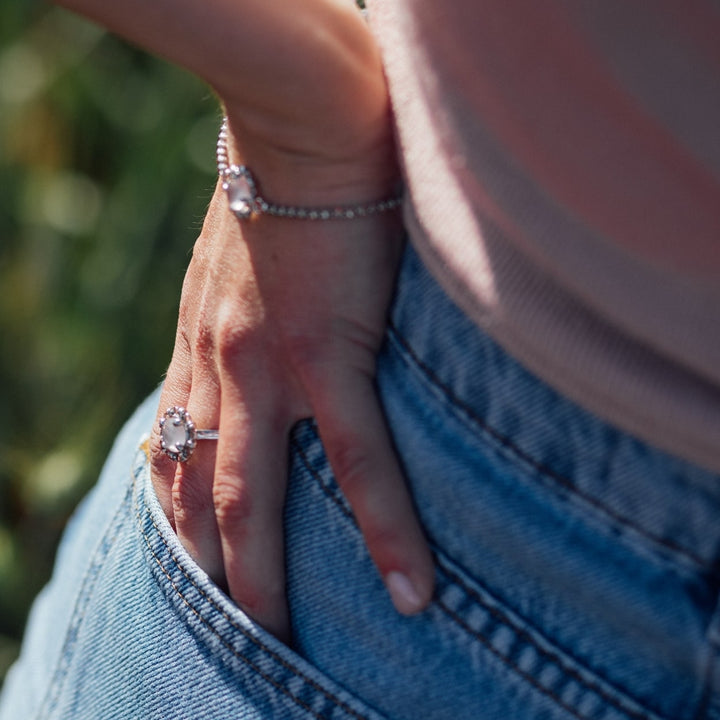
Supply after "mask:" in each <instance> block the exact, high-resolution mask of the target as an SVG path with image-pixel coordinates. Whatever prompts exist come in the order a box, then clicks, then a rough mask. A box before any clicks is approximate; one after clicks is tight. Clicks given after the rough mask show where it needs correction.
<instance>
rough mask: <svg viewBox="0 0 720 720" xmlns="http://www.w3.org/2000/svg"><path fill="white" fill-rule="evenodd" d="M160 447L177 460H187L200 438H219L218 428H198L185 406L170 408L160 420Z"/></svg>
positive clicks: (172, 458)
mask: <svg viewBox="0 0 720 720" xmlns="http://www.w3.org/2000/svg"><path fill="white" fill-rule="evenodd" d="M158 424H159V426H160V447H161V448H162V451H163V452H164V453H165V454H166V455H167V456H168V457H169V458H170V459H171V460H174V461H175V462H187V461H188V460H189V459H190V456H191V455H192V453H193V450H195V446H196V445H197V442H198V440H217V439H218V438H219V437H220V435H219V433H218V431H217V430H198V429H197V428H196V427H195V423H194V422H193V419H192V418H191V417H190V413H188V411H187V410H186V409H185V408H184V407H178V406H177V405H173V407H170V408H168V409H167V410H166V411H165V414H164V415H163V416H162V417H161V418H160V420H159V422H158Z"/></svg>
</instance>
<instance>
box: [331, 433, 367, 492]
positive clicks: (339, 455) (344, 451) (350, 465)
mask: <svg viewBox="0 0 720 720" xmlns="http://www.w3.org/2000/svg"><path fill="white" fill-rule="evenodd" d="M332 465H333V470H334V472H335V475H336V476H337V480H338V483H339V484H340V486H341V487H342V489H343V492H344V493H345V495H347V497H348V499H349V500H350V501H351V502H356V501H358V500H360V499H361V498H362V497H363V495H364V492H365V491H366V490H367V488H368V485H369V480H370V478H371V477H372V473H373V466H374V462H373V459H372V458H371V457H370V456H369V455H368V453H367V452H365V451H364V449H363V448H361V447H359V446H358V445H357V444H356V443H354V442H353V441H352V440H350V439H343V440H341V441H339V442H338V443H337V444H336V445H335V446H334V447H333V450H332Z"/></svg>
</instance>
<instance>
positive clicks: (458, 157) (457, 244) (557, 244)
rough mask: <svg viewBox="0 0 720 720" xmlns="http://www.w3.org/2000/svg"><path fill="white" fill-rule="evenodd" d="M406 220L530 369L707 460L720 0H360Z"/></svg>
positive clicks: (713, 350)
mask: <svg viewBox="0 0 720 720" xmlns="http://www.w3.org/2000/svg"><path fill="white" fill-rule="evenodd" d="M369 4H370V20H371V25H372V27H373V29H374V31H375V33H376V35H377V37H378V40H379V42H380V45H381V48H382V51H383V55H384V60H385V66H386V72H387V75H388V82H389V86H390V94H391V97H392V101H393V106H394V112H395V117H396V123H397V132H398V138H399V145H400V150H401V155H402V160H403V163H404V171H405V175H406V182H407V188H408V195H409V201H408V202H407V203H406V208H405V213H406V221H407V225H408V229H409V232H410V235H411V238H412V240H413V242H414V244H415V245H416V247H417V249H418V250H419V252H420V254H421V256H422V257H423V259H424V261H425V262H426V264H427V265H428V267H429V269H430V270H431V271H432V272H433V274H434V275H435V276H436V277H437V279H438V280H439V281H440V282H441V283H442V285H443V286H444V287H445V289H446V290H447V291H448V293H449V294H450V295H451V296H452V297H453V298H454V299H455V301H456V302H457V303H458V304H459V305H460V306H461V307H462V308H463V309H464V310H465V311H466V312H467V313H468V314H469V315H470V316H471V317H472V318H473V319H474V320H475V321H476V322H477V323H478V324H479V325H481V326H482V327H483V328H484V329H486V330H487V331H488V332H489V333H490V334H491V335H492V336H493V337H494V338H495V339H496V340H497V341H498V342H499V343H501V344H502V345H503V346H504V347H506V349H507V350H508V351H509V352H510V353H512V354H513V355H514V356H515V357H517V358H518V359H519V360H520V361H521V362H522V363H524V364H525V365H526V366H527V367H528V368H529V369H531V370H532V371H533V372H535V373H536V374H538V375H539V376H540V377H542V378H543V379H544V380H545V381H547V382H548V383H550V384H551V385H553V386H555V387H556V388H558V389H559V390H560V391H561V392H563V393H565V394H566V395H568V396H570V397H571V398H573V399H574V400H575V401H577V402H578V403H580V404H581V405H583V406H585V407H586V408H588V409H589V410H591V411H594V412H595V413H597V414H599V415H600V416H602V417H604V418H606V419H607V420H609V421H611V422H613V423H614V424H616V425H618V426H620V427H622V428H624V429H626V430H628V431H629V432H631V433H634V434H635V435H637V436H639V437H642V438H643V439H645V440H646V441H648V442H650V443H652V444H655V445H657V446H659V447H661V448H664V449H667V450H669V451H671V452H674V453H676V454H678V455H681V456H684V457H686V458H689V459H691V460H694V461H696V462H698V463H700V464H702V465H705V466H708V467H710V468H711V469H714V470H716V471H720V41H718V38H720V9H719V8H718V5H717V4H716V3H714V2H712V0H689V1H688V2H685V3H677V2H675V1H674V0H654V2H652V3H634V2H630V3H628V2H620V1H619V0H603V2H596V1H595V0H574V2H572V3H571V2H564V1H563V0H545V1H544V2H537V0H511V1H508V0H468V1H467V2H461V1H460V0H371V1H370V3H369Z"/></svg>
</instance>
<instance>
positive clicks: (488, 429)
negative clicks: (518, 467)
mask: <svg viewBox="0 0 720 720" xmlns="http://www.w3.org/2000/svg"><path fill="white" fill-rule="evenodd" d="M387 335H388V337H389V339H390V340H391V341H392V342H393V343H394V344H395V346H396V348H397V350H398V352H399V354H400V356H401V357H402V358H404V361H405V363H406V364H407V365H408V366H410V367H416V368H417V369H418V370H419V371H420V372H421V373H422V375H423V376H424V377H425V378H426V379H427V380H428V382H430V383H431V384H432V385H433V386H434V387H435V388H437V390H439V391H440V392H441V393H442V395H443V396H444V397H445V399H446V400H447V402H448V403H449V404H450V405H451V406H452V407H453V408H454V409H455V410H458V411H460V412H462V414H463V415H464V416H465V417H466V421H467V422H469V423H470V424H471V425H473V426H476V428H479V429H480V430H481V431H482V432H483V433H485V434H486V435H487V436H489V437H490V438H491V439H492V440H494V441H495V442H496V443H498V444H499V445H500V446H501V447H502V448H503V449H504V450H505V451H507V452H509V453H511V454H512V455H513V456H514V457H515V459H516V460H517V461H519V462H521V463H523V464H525V465H527V466H528V467H529V468H531V469H532V470H533V471H534V472H536V473H537V474H538V475H540V476H541V477H545V478H547V479H549V480H550V481H551V482H553V483H554V484H555V485H557V486H559V487H560V488H562V489H563V490H564V491H565V492H568V493H571V494H573V495H576V496H577V497H578V498H580V499H581V500H582V501H584V502H585V503H587V504H588V505H590V506H591V507H592V508H594V509H595V510H597V511H599V512H601V513H602V514H604V515H605V516H606V517H608V518H609V519H610V520H611V521H613V522H615V523H617V524H618V525H621V526H623V527H626V528H628V529H630V530H632V531H633V532H636V533H637V534H638V535H640V536H641V537H642V538H644V539H645V540H648V541H650V542H651V543H653V544H654V545H656V546H659V547H661V548H663V550H665V551H670V552H672V553H673V554H675V555H677V556H680V557H682V558H683V559H685V560H686V561H689V562H691V563H692V564H693V566H694V567H696V568H699V569H701V570H703V571H706V570H708V569H711V567H710V565H709V563H707V562H706V561H705V560H704V559H703V558H702V557H700V556H699V555H697V554H696V553H694V552H693V551H692V550H690V549H689V548H686V547H683V546H682V545H679V544H678V543H676V542H674V541H672V540H670V539H668V538H664V537H661V536H659V535H656V534H655V533H653V532H651V531H650V530H648V529H646V528H644V527H642V526H640V525H636V524H635V523H633V522H632V521H631V520H630V519H629V518H628V517H626V516H624V515H621V514H620V513H618V512H616V511H615V510H614V509H612V508H610V507H608V506H607V505H605V504H603V503H602V502H601V501H600V500H598V499H597V498H596V497H594V496H593V495H590V494H588V493H586V492H584V491H583V490H582V489H580V488H578V487H577V486H576V485H575V484H574V483H573V482H572V481H571V480H569V479H568V478H566V477H565V476H563V475H561V474H560V473H558V472H557V471H555V470H554V469H553V468H551V467H549V466H547V465H546V464H545V463H542V462H539V461H537V460H536V459H535V458H534V457H532V455H530V453H528V452H527V451H526V450H524V449H523V448H521V447H518V446H517V445H516V444H515V443H513V442H512V440H511V439H510V438H508V437H507V436H506V435H504V434H503V433H501V432H500V431H499V430H497V429H496V428H494V427H493V426H492V425H490V424H489V423H488V422H487V421H486V420H485V419H484V418H482V417H481V416H480V415H478V414H477V413H476V412H475V410H474V409H473V408H472V407H470V406H469V405H468V404H467V403H465V402H463V400H461V399H460V398H458V397H457V396H456V395H455V394H454V393H453V391H452V390H451V388H450V387H448V386H447V385H446V384H445V383H444V382H443V381H442V380H441V379H440V378H439V377H438V376H437V375H436V374H435V372H434V371H433V370H432V368H430V367H429V366H428V365H427V364H426V363H425V362H423V360H422V359H421V358H420V357H419V355H418V354H417V353H416V352H415V350H414V349H413V348H412V346H411V345H410V344H409V342H408V341H407V340H406V339H405V338H404V337H403V336H402V335H401V334H400V332H399V331H398V329H397V328H396V327H395V326H394V325H393V324H392V323H389V324H388V333H387ZM456 415H457V413H456ZM460 419H461V420H462V418H460Z"/></svg>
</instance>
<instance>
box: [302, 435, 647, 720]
mask: <svg viewBox="0 0 720 720" xmlns="http://www.w3.org/2000/svg"><path fill="white" fill-rule="evenodd" d="M291 447H292V448H293V450H295V451H296V452H297V453H298V455H299V456H300V458H301V459H302V462H303V465H304V466H305V468H306V469H307V471H308V472H309V473H310V474H311V475H312V477H313V478H314V479H315V481H316V482H317V483H318V485H319V486H320V488H321V490H322V491H323V493H324V494H325V495H326V496H327V497H328V499H330V500H331V501H332V502H333V503H334V504H335V505H336V506H337V508H338V509H339V510H340V512H341V513H342V514H343V515H344V516H345V517H346V518H347V519H348V520H349V521H350V522H351V523H352V525H353V527H354V529H355V530H356V531H357V532H360V530H359V528H358V525H357V522H356V521H355V517H354V516H353V514H352V512H351V511H350V510H348V509H347V508H346V506H345V505H344V503H343V502H342V500H341V498H340V497H339V492H340V490H339V488H337V487H336V486H331V485H329V484H328V483H326V482H325V481H324V480H323V478H322V476H321V474H320V473H319V472H318V471H317V470H316V469H315V468H314V467H313V466H312V464H311V462H310V459H309V458H308V456H307V454H306V452H305V450H304V448H303V447H302V445H301V444H300V443H299V442H298V441H297V440H295V439H293V440H292V441H291ZM433 550H434V553H435V560H436V564H437V566H438V568H439V570H440V572H442V573H444V574H445V575H446V576H447V578H449V579H450V581H451V582H452V583H454V584H455V586H456V587H458V588H460V590H461V591H462V592H463V593H464V594H465V596H466V597H469V598H471V599H472V600H474V601H475V602H476V603H477V604H478V605H480V606H482V607H483V608H485V609H486V610H487V611H488V612H489V613H490V615H491V616H492V617H493V618H495V620H497V621H498V622H499V623H500V624H502V625H504V626H505V627H508V628H510V629H511V630H512V632H514V633H515V635H516V636H517V637H519V638H520V639H521V640H523V641H525V642H526V643H527V644H529V645H531V646H532V647H533V648H534V649H535V650H536V652H537V653H538V654H539V655H540V656H541V657H542V658H544V659H545V660H546V661H549V662H552V663H554V664H555V665H557V666H559V667H560V668H561V669H562V670H563V672H566V673H567V674H568V675H569V676H570V677H571V678H572V679H573V680H575V681H576V682H577V683H578V684H579V685H581V686H582V687H584V688H585V689H586V690H589V691H590V692H594V693H596V694H597V695H598V696H599V697H600V698H602V699H603V700H604V701H606V702H608V703H609V704H610V705H612V706H613V707H614V708H615V709H617V710H618V711H620V712H622V713H625V714H626V715H627V716H628V717H630V718H633V720H651V718H653V717H658V716H656V715H650V714H646V713H644V712H640V711H637V710H634V709H632V708H630V707H628V706H627V705H626V704H625V701H624V700H623V699H622V698H620V697H618V698H615V697H613V696H612V695H610V694H609V693H608V692H607V691H606V690H605V689H604V688H603V687H602V686H601V685H599V684H597V683H593V682H592V681H590V680H589V679H586V678H584V677H583V676H582V675H581V674H580V673H579V672H578V670H576V669H575V668H573V667H572V666H570V665H569V664H568V662H567V661H566V660H565V659H563V658H562V656H560V655H558V654H556V653H553V652H551V651H549V650H546V649H545V648H542V647H540V646H539V645H538V643H537V641H536V640H535V638H534V637H533V636H532V635H531V634H530V632H529V631H528V630H526V629H525V628H522V627H521V626H519V625H517V623H515V621H514V620H512V618H510V617H508V616H507V615H505V614H504V613H503V612H502V611H501V610H500V609H499V608H496V607H493V606H491V605H489V604H488V603H487V602H485V600H484V599H483V598H482V597H481V596H480V595H479V594H478V593H477V592H476V591H475V590H474V588H472V587H470V586H468V584H467V583H466V582H465V581H464V580H463V578H461V577H460V576H459V575H457V574H456V573H455V572H453V571H452V570H451V569H450V567H449V566H448V563H447V561H446V560H444V558H443V557H442V555H443V553H442V551H440V550H439V549H438V548H437V547H436V546H433ZM434 603H435V604H436V605H437V606H438V607H439V608H440V609H441V610H442V611H443V612H444V613H445V614H446V615H447V616H448V617H449V618H450V619H451V620H454V621H455V622H456V623H457V624H458V625H459V626H460V627H461V628H462V629H464V630H465V631H466V632H467V633H469V634H470V635H472V636H473V637H475V638H477V639H478V640H479V641H480V642H481V643H482V644H483V645H485V646H486V647H487V648H488V650H490V651H491V652H492V653H493V654H494V655H496V656H497V657H498V658H499V659H500V660H502V661H503V662H504V663H505V664H506V665H507V666H508V667H510V668H511V669H512V670H513V671H515V672H516V673H517V674H518V675H520V676H521V677H522V678H524V679H525V680H527V681H528V682H529V683H530V684H531V685H532V686H533V687H535V688H536V689H537V690H538V691H539V692H541V693H542V694H544V695H546V696H547V697H549V698H550V699H551V700H553V701H554V702H556V703H557V704H558V705H559V706H560V707H562V708H563V709H565V710H567V711H568V712H570V713H571V714H572V715H574V716H575V717H576V718H578V719H579V720H589V716H585V715H582V714H580V713H579V712H578V711H576V710H574V709H573V708H572V707H571V706H569V705H568V704H567V703H566V702H565V701H564V700H562V698H560V697H559V696H558V695H557V694H556V693H554V692H553V691H552V690H550V689H548V688H545V687H544V686H542V685H541V684H540V683H539V681H537V680H536V679H535V678H533V676H532V675H529V674H528V673H527V672H525V671H524V670H522V668H520V667H519V666H518V665H517V664H516V663H514V662H513V661H512V660H511V659H510V658H507V657H505V655H503V654H502V653H501V652H500V651H499V650H497V648H495V647H494V646H493V645H492V644H491V642H490V640H489V639H487V638H485V637H484V636H483V635H481V634H480V633H478V632H477V631H475V630H473V629H472V628H471V627H470V626H469V625H467V623H465V621H464V620H463V619H462V618H461V617H460V616H459V615H457V613H455V612H454V611H453V610H452V609H451V608H449V607H448V606H447V605H446V604H445V603H444V602H442V601H441V600H439V599H438V598H437V597H436V598H435V600H434ZM536 632H537V631H536ZM538 635H539V636H540V637H542V635H541V634H540V633H538ZM544 641H545V642H547V643H548V645H552V643H551V642H550V641H548V640H547V639H544ZM566 654H568V653H566ZM568 655H569V657H570V659H571V661H572V662H574V663H575V664H576V665H577V666H582V663H580V662H579V661H578V660H577V659H575V658H574V657H572V655H570V654H568ZM588 672H591V671H589V670H588ZM631 701H632V702H637V701H635V700H631ZM637 704H638V705H639V704H640V703H637Z"/></svg>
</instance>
